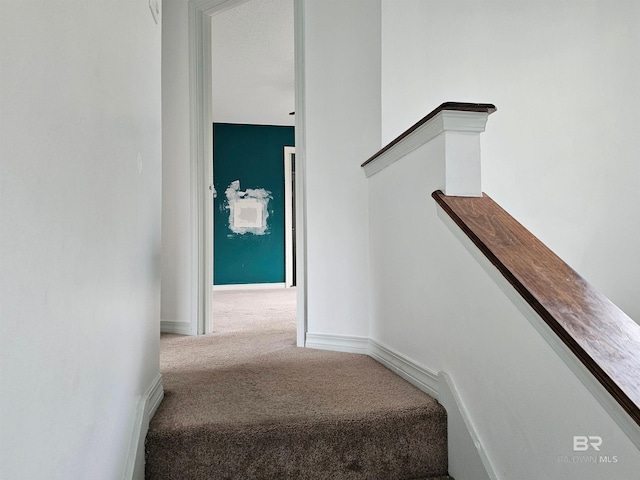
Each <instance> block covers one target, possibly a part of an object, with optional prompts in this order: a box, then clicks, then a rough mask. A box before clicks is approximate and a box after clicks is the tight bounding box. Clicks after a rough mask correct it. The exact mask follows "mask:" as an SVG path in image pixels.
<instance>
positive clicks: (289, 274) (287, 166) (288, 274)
mask: <svg viewBox="0 0 640 480" xmlns="http://www.w3.org/2000/svg"><path fill="white" fill-rule="evenodd" d="M295 153H296V148H295V147H284V286H285V288H289V287H292V286H293V263H294V262H293V218H292V217H293V215H292V209H293V195H292V193H293V192H292V191H291V176H292V167H293V156H294V155H295Z"/></svg>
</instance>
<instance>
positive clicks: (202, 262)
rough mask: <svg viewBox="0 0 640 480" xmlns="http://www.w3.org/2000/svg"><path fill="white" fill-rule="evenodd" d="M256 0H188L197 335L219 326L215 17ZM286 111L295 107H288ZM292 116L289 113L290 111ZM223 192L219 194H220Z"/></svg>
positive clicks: (299, 15) (299, 67)
mask: <svg viewBox="0 0 640 480" xmlns="http://www.w3.org/2000/svg"><path fill="white" fill-rule="evenodd" d="M250 1H253V0H197V1H196V0H192V1H190V2H189V51H190V55H189V70H190V84H191V87H192V88H190V111H191V120H192V121H191V128H190V130H191V145H192V150H191V152H192V153H191V164H192V180H193V181H192V198H193V203H192V204H193V206H194V208H193V210H192V211H193V215H192V232H193V235H192V239H193V240H194V244H193V245H194V248H193V252H194V256H193V259H194V262H193V265H194V268H193V275H194V277H193V278H194V281H193V283H192V287H191V291H192V299H193V303H192V305H193V308H192V312H194V314H193V315H192V319H193V320H192V321H193V322H194V323H193V324H192V329H193V330H192V331H194V333H197V334H204V333H209V332H212V331H213V330H214V321H213V315H212V294H213V288H212V285H213V237H214V222H213V196H214V193H215V192H214V188H213V185H214V181H213V180H214V179H213V165H212V162H211V158H212V154H213V138H212V137H213V135H212V128H211V126H212V125H213V122H214V117H213V109H212V102H211V100H212V96H213V88H214V86H213V84H212V81H211V80H212V67H213V61H212V56H211V49H212V48H211V39H212V36H211V35H212V31H211V18H212V17H213V16H214V15H216V14H219V13H221V12H224V11H227V10H229V9H233V8H235V7H238V6H241V5H244V4H247V3H248V2H249V3H250ZM293 5H294V22H293V23H294V44H295V55H294V65H295V67H294V68H295V76H294V79H295V89H294V91H295V103H294V108H293V109H294V110H295V111H296V116H295V145H296V148H297V149H298V153H297V155H296V157H295V168H296V174H295V175H293V176H292V181H293V182H295V185H296V189H295V194H292V204H293V205H292V207H293V206H295V218H296V221H295V225H296V228H295V246H294V247H293V249H294V256H295V266H294V268H293V277H294V278H295V284H296V286H297V288H296V289H295V291H296V297H297V308H296V332H297V333H296V335H297V338H296V343H297V345H298V346H304V343H305V334H306V297H307V294H306V271H305V270H306V248H305V245H306V243H305V235H306V224H305V221H304V213H305V210H306V202H305V192H304V183H305V182H304V175H305V168H304V118H305V105H304V68H303V66H304V62H303V58H304V22H303V19H304V2H303V1H302V0H293ZM285 110H286V111H287V112H289V111H291V108H289V107H286V108H285ZM287 115H288V113H287ZM217 193H218V194H220V192H217Z"/></svg>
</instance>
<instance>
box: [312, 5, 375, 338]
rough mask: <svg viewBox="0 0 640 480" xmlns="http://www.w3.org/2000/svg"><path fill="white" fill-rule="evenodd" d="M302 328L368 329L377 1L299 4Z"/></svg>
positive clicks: (355, 331)
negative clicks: (367, 164) (367, 172)
mask: <svg viewBox="0 0 640 480" xmlns="http://www.w3.org/2000/svg"><path fill="white" fill-rule="evenodd" d="M305 32H306V35H305V44H306V47H305V65H306V67H305V68H306V85H305V89H306V100H305V101H306V162H307V163H306V185H307V188H306V195H307V212H306V214H307V281H308V284H307V285H308V304H307V308H308V331H309V332H313V333H333V334H346V335H367V334H368V320H369V318H368V317H369V315H368V304H367V298H368V297H367V293H368V292H367V290H368V289H367V282H368V263H367V262H368V252H367V241H366V238H367V226H368V219H367V185H366V181H365V178H364V175H363V174H362V171H361V168H360V163H362V161H364V159H366V158H367V157H368V156H370V155H371V154H373V153H374V152H375V151H376V150H378V149H379V148H380V4H379V2H378V1H370V0H351V1H349V2H344V1H342V0H311V1H308V2H306V7H305Z"/></svg>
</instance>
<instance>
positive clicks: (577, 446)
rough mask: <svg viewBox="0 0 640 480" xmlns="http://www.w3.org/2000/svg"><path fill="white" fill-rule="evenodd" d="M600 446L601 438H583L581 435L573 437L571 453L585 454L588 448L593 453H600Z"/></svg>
mask: <svg viewBox="0 0 640 480" xmlns="http://www.w3.org/2000/svg"><path fill="white" fill-rule="evenodd" d="M600 445H602V437H599V436H597V435H589V436H588V437H585V436H583V435H574V436H573V451H574V452H586V451H587V450H589V449H590V448H593V449H594V450H595V451H597V452H599V451H600Z"/></svg>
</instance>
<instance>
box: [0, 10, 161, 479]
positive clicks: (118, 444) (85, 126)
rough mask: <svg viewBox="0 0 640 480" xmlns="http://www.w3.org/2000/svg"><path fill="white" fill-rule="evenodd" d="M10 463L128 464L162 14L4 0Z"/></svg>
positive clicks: (157, 170) (49, 471) (148, 329)
mask: <svg viewBox="0 0 640 480" xmlns="http://www.w3.org/2000/svg"><path fill="white" fill-rule="evenodd" d="M0 59H1V63H2V68H1V69H0V111H1V112H2V114H1V115H0V135H1V137H0V158H1V164H0V165H1V174H0V205H1V207H0V222H1V223H0V225H1V227H0V241H1V248H0V255H1V257H0V270H1V271H2V275H1V276H0V287H1V289H0V295H1V298H0V306H1V307H0V308H1V319H2V320H1V324H0V328H1V331H0V343H1V345H0V376H1V380H0V383H1V385H2V387H1V388H0V477H2V478H7V479H16V480H22V479H25V480H26V479H35V478H38V479H73V478H77V479H81V478H92V479H105V480H112V479H115V478H123V476H124V471H125V462H126V460H127V455H128V449H129V442H130V441H131V438H132V429H133V423H134V414H135V410H136V406H137V402H138V399H139V397H140V396H141V395H142V394H143V393H144V392H145V391H146V390H147V388H148V387H149V386H150V385H151V384H152V383H153V381H154V380H155V379H156V376H157V375H158V372H159V366H158V337H159V321H158V320H159V314H160V312H159V309H160V275H159V255H160V205H161V203H160V202H161V142H160V133H161V132H160V26H159V25H156V24H155V23H154V21H153V18H152V16H151V13H150V11H149V3H148V1H147V0H135V1H131V0H126V1H125V0H121V1H116V0H111V1H107V2H89V3H88V2H83V1H72V0H64V1H60V2H50V1H45V0H29V1H21V2H18V1H9V0H1V1H0Z"/></svg>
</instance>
